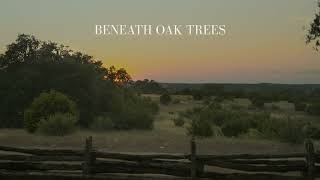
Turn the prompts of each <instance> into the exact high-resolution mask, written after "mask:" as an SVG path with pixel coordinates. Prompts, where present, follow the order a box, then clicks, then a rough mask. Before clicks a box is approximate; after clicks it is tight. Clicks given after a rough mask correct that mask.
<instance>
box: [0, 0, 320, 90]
mask: <svg viewBox="0 0 320 180" xmlns="http://www.w3.org/2000/svg"><path fill="white" fill-rule="evenodd" d="M316 4H317V2H316V0H303V1H302V0H268V1H262V0H241V1H239V0H201V1H195V0H174V1H173V0H135V1H132V0H91V1H88V0H55V1H50V0H28V1H22V0H1V1H0V53H3V52H4V51H5V50H6V45H8V44H10V43H11V42H13V41H14V40H15V39H16V37H17V35H18V34H19V33H25V34H32V35H34V36H36V37H37V38H39V39H41V40H50V41H54V42H58V43H62V44H64V45H68V46H70V48H71V49H74V50H77V51H81V52H84V53H87V54H89V55H92V56H94V58H95V59H98V60H101V61H103V62H104V64H105V66H110V65H115V66H116V67H124V68H126V69H127V70H128V72H129V73H130V74H131V75H132V77H133V78H134V79H135V80H137V79H145V78H148V79H154V80H156V81H159V82H184V83H208V82H212V83H262V82H268V83H290V84H301V83H320V52H316V51H314V50H313V48H312V46H310V45H306V44H305V35H306V31H307V29H308V27H309V24H310V22H311V21H312V19H313V17H314V14H315V12H316V10H317V9H316V7H317V6H316ZM96 24H168V25H169V24H225V25H226V27H227V28H226V29H227V34H226V35H225V36H214V37H199V36H189V37H186V36H183V37H178V36H173V37H168V36H165V37H163V36H161V37H159V36H151V37H150V36H149V37H141V36H130V37H128V36H127V37H120V36H112V37H110V36H97V35H95V29H94V28H95V27H94V26H95V25H96Z"/></svg>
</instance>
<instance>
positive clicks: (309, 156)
mask: <svg viewBox="0 0 320 180" xmlns="http://www.w3.org/2000/svg"><path fill="white" fill-rule="evenodd" d="M305 148H306V163H307V177H308V179H309V180H314V179H315V177H314V170H315V154H314V146H313V142H312V141H311V140H310V139H308V140H306V142H305Z"/></svg>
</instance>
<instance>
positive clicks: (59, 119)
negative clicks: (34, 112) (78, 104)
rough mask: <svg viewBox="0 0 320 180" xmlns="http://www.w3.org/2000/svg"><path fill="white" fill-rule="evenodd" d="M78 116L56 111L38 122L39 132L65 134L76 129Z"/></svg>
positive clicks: (56, 134)
mask: <svg viewBox="0 0 320 180" xmlns="http://www.w3.org/2000/svg"><path fill="white" fill-rule="evenodd" d="M76 122H77V118H76V117H75V116H74V115H72V114H62V113H56V114H54V115H50V116H49V117H48V118H47V119H41V120H40V122H39V123H38V132H39V133H41V134H44V135H50V136H64V135H67V134H71V133H72V132H74V131H75V125H76Z"/></svg>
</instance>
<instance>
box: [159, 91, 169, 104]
mask: <svg viewBox="0 0 320 180" xmlns="http://www.w3.org/2000/svg"><path fill="white" fill-rule="evenodd" d="M170 102H171V96H170V94H168V93H165V94H162V95H161V96H160V103H161V104H163V105H168V104H169V103H170Z"/></svg>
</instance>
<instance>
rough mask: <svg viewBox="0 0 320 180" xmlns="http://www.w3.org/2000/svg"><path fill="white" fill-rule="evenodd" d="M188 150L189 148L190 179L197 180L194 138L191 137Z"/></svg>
mask: <svg viewBox="0 0 320 180" xmlns="http://www.w3.org/2000/svg"><path fill="white" fill-rule="evenodd" d="M190 146H191V147H190V148H191V157H190V160H191V179H192V180H196V179H197V157H196V153H197V149H196V148H197V147H196V142H195V139H194V137H193V136H192V138H191V141H190Z"/></svg>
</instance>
